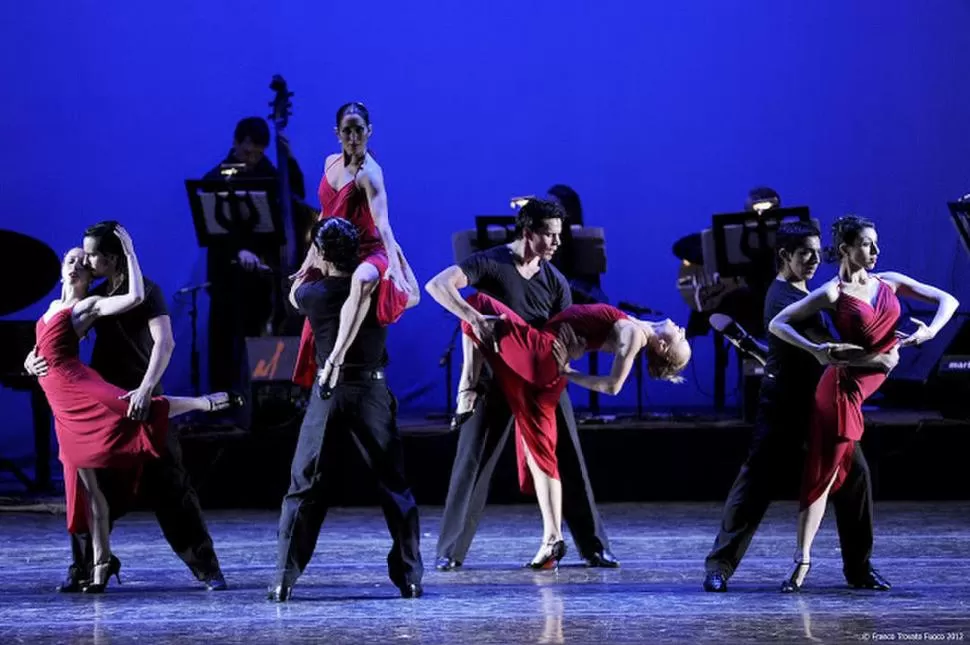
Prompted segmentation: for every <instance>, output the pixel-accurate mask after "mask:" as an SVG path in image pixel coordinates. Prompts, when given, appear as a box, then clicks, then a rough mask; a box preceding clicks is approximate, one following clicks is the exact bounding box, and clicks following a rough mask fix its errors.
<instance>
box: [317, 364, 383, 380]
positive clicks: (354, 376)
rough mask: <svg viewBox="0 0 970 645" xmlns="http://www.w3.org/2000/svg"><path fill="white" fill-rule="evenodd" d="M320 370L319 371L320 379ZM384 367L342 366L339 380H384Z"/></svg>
mask: <svg viewBox="0 0 970 645" xmlns="http://www.w3.org/2000/svg"><path fill="white" fill-rule="evenodd" d="M319 376H320V372H319V371H318V372H317V377H318V380H319ZM383 380H384V368H382V367H379V368H377V369H363V368H360V367H341V368H340V378H339V381H383Z"/></svg>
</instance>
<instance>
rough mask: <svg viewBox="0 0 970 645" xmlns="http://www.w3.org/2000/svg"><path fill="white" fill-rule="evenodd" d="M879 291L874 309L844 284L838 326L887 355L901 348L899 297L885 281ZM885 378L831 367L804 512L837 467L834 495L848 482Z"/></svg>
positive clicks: (824, 381)
mask: <svg viewBox="0 0 970 645" xmlns="http://www.w3.org/2000/svg"><path fill="white" fill-rule="evenodd" d="M873 277H875V276H873ZM875 279H877V280H878V278H875ZM876 289H877V290H876V301H875V305H870V304H869V303H868V302H865V301H863V300H860V299H859V298H856V297H854V296H850V295H848V294H846V293H845V292H843V291H842V290H841V285H839V297H838V300H836V303H835V312H834V313H833V315H832V322H833V323H834V325H835V329H836V330H837V331H838V332H839V336H840V337H841V339H842V341H843V342H846V343H852V344H854V345H859V346H860V347H863V348H865V349H866V350H867V351H869V352H876V353H883V352H888V351H889V350H891V349H892V348H893V346H895V344H896V321H897V320H899V311H900V309H899V299H898V298H896V294H895V292H894V291H893V290H892V288H891V287H890V286H889V285H887V284H886V283H884V282H883V281H882V280H879V286H878V287H877V288H876ZM885 380H886V374H884V373H883V372H880V371H875V370H872V369H863V368H858V367H838V366H835V365H829V366H828V367H826V368H825V372H823V374H822V378H821V380H820V381H819V383H818V387H817V388H816V390H815V410H814V412H813V414H812V425H811V430H810V434H809V439H808V456H807V458H806V461H805V471H804V473H803V477H802V490H801V497H800V502H801V508H802V509H803V510H804V509H805V508H807V507H808V506H809V505H810V504H811V503H812V502H814V501H815V500H817V499H818V498H819V497H821V495H822V493H823V492H824V491H825V487H826V486H827V485H828V483H829V482H830V481H831V480H832V477H833V476H834V475H835V471H836V468H837V469H838V476H837V477H836V479H835V482H834V483H833V484H832V490H831V491H830V492H831V493H834V492H835V491H837V490H838V489H839V487H840V486H842V484H843V482H845V478H846V475H847V474H848V472H849V468H850V467H851V463H852V452H853V450H855V442H856V441H858V440H859V439H861V438H862V432H863V430H864V429H865V420H864V419H863V416H862V404H863V403H864V402H865V400H866V399H868V398H869V397H870V396H872V395H873V393H875V392H876V390H878V389H879V387H880V386H881V385H882V384H883V382H884V381H885Z"/></svg>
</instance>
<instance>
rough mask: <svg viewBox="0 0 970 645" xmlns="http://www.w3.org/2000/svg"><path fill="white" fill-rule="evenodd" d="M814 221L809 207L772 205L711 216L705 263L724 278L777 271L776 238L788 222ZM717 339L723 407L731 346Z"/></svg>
mask: <svg viewBox="0 0 970 645" xmlns="http://www.w3.org/2000/svg"><path fill="white" fill-rule="evenodd" d="M794 221H799V222H808V223H810V222H811V221H812V218H811V214H810V213H809V210H808V207H807V206H794V207H790V208H772V209H769V210H766V211H762V212H761V213H760V214H759V213H758V212H756V211H744V212H741V213H722V214H717V215H713V216H712V217H711V233H712V237H713V242H714V248H713V255H714V257H713V262H710V257H709V255H710V250H711V249H710V248H709V246H708V245H707V244H704V265H705V266H707V265H708V264H709V263H710V264H711V265H712V266H711V272H712V273H714V272H716V273H717V274H719V275H720V276H722V277H746V276H750V275H752V274H757V273H758V272H771V273H773V272H774V269H775V266H774V258H775V252H774V247H775V237H776V236H777V234H778V227H779V226H781V224H782V223H784V222H794ZM713 338H714V408H715V409H716V410H719V411H720V410H723V409H724V404H725V399H726V396H725V395H726V392H725V388H726V378H725V371H726V370H727V361H728V345H726V344H725V343H724V341H723V339H722V338H721V336H720V334H717V333H715V334H713ZM738 367H739V376H738V377H739V378H741V377H742V374H743V360H739V364H738ZM742 407H743V406H742Z"/></svg>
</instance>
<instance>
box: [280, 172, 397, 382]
mask: <svg viewBox="0 0 970 645" xmlns="http://www.w3.org/2000/svg"><path fill="white" fill-rule="evenodd" d="M334 163H336V162H334ZM331 165H333V164H331ZM328 169H329V167H328ZM317 194H318V195H319V197H320V207H321V212H320V219H323V218H325V217H342V218H344V219H346V220H348V221H350V222H351V223H352V224H353V225H354V226H355V227H357V232H358V234H359V235H360V252H359V254H358V257H359V258H360V261H361V263H364V262H367V263H368V264H371V265H373V266H374V267H375V268H376V269H377V271H378V273H379V274H380V281H379V283H378V285H377V294H376V296H377V321H378V322H379V323H380V324H381V325H385V326H386V325H390V324H391V323H393V322H397V320H398V319H399V318H400V317H401V315H402V314H403V313H404V310H405V309H406V308H407V304H408V294H406V293H405V292H403V291H401V290H400V289H398V288H397V286H395V284H394V283H393V282H391V281H390V280H385V279H384V274H385V273H387V267H388V259H387V249H385V248H384V243H383V242H382V241H381V236H380V233H378V231H377V225H376V224H375V223H374V218H373V216H371V212H370V206H368V204H367V195H365V194H364V191H363V190H361V188H360V187H359V186H358V185H357V181H356V180H353V181H350V182H348V183H347V185H346V186H344V187H343V188H341V189H340V190H334V188H333V186H331V185H330V182H329V181H327V172H326V170H324V172H323V178H321V179H320V188H319V189H318V191H317ZM315 353H316V347H315V344H314V341H313V331H312V330H311V329H310V323H309V321H304V322H303V332H302V334H301V336H300V349H299V352H298V353H297V357H296V365H295V367H294V370H293V381H294V382H296V383H297V384H299V385H302V386H303V387H310V386H312V385H313V379H314V376H315V375H316V371H317V363H316V358H315Z"/></svg>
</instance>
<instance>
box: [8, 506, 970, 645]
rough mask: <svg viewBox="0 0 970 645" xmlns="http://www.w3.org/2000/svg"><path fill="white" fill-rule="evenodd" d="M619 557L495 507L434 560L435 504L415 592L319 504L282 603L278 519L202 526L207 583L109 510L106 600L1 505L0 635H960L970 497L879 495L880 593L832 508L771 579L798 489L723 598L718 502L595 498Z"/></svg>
mask: <svg viewBox="0 0 970 645" xmlns="http://www.w3.org/2000/svg"><path fill="white" fill-rule="evenodd" d="M601 510H602V512H603V515H604V520H605V523H606V528H607V531H608V533H609V536H610V539H611V540H612V547H613V552H614V553H615V554H616V556H617V557H618V558H619V559H620V560H621V561H622V567H621V568H620V569H616V570H605V569H589V568H586V567H585V566H584V565H583V564H582V562H581V561H580V560H579V559H578V557H577V556H576V553H575V548H574V546H573V545H572V544H571V543H570V544H569V548H570V551H569V553H568V554H567V556H566V558H565V560H564V561H563V564H562V566H561V567H560V569H559V571H558V572H554V571H543V572H532V571H529V570H524V569H522V568H521V565H522V563H523V562H525V561H527V560H528V559H530V558H531V557H532V555H533V554H534V552H535V550H536V548H537V547H538V536H539V533H540V531H539V528H540V524H539V516H538V511H537V509H535V508H534V507H532V506H529V505H519V506H491V507H489V509H488V511H487V513H486V516H485V518H484V519H483V521H482V524H481V526H480V530H479V533H478V537H477V538H476V540H475V542H474V543H473V545H472V550H471V552H470V553H469V556H468V558H467V560H466V562H465V566H464V567H463V568H462V569H460V570H458V571H454V572H439V571H435V570H434V543H435V539H436V537H437V530H438V520H439V517H440V514H441V508H440V507H425V508H423V509H422V530H423V543H422V552H423V554H424V558H425V566H426V568H427V572H426V575H425V580H424V586H425V596H424V597H423V598H420V599H417V600H404V599H401V598H400V597H399V595H398V592H397V589H396V588H395V587H394V586H393V585H391V583H390V582H389V581H388V580H387V577H386V570H385V561H384V558H385V556H386V550H387V548H388V546H389V544H390V540H389V538H388V537H387V535H386V529H385V526H384V522H383V518H382V517H381V515H380V512H379V510H378V509H376V508H340V509H334V510H332V511H331V513H330V515H329V516H328V518H327V522H326V523H325V525H324V527H323V532H322V533H321V536H320V540H319V542H318V544H317V550H316V554H315V556H314V560H313V561H312V562H311V564H310V567H309V569H308V571H307V573H306V575H305V576H304V577H303V578H302V579H301V580H300V582H299V584H298V585H297V587H296V588H295V591H294V598H293V600H292V601H291V602H289V603H287V604H285V605H277V604H273V603H270V602H268V601H267V600H266V599H265V593H266V587H267V585H268V584H269V582H270V581H271V579H272V574H273V564H274V558H275V548H276V547H275V535H276V519H277V518H276V515H275V513H273V512H271V511H217V512H211V513H209V514H208V521H209V525H210V530H211V533H212V535H213V538H214V539H215V543H216V549H217V552H218V554H219V557H220V559H221V561H222V564H223V569H224V571H225V574H226V578H227V580H228V582H229V585H230V589H229V590H228V591H224V592H206V591H205V590H204V589H203V588H202V587H201V585H199V584H198V583H196V582H195V581H194V580H193V579H192V577H191V576H190V574H189V573H188V571H187V570H186V569H185V567H184V566H183V565H182V563H181V562H180V561H179V560H178V559H177V558H176V557H175V556H174V555H173V554H172V552H171V551H170V549H169V548H168V546H167V544H166V543H165V542H164V540H163V538H162V536H161V533H160V532H159V529H158V527H157V524H156V523H155V521H154V518H153V517H152V516H151V515H148V514H143V513H140V514H135V515H132V516H129V517H127V518H125V519H123V520H121V521H120V522H119V523H118V525H117V527H116V530H115V533H114V535H113V548H114V550H115V553H116V554H117V555H118V557H120V558H121V560H122V562H123V567H122V581H123V584H122V585H120V586H118V585H117V584H116V583H114V582H112V584H111V585H110V586H109V588H108V591H107V593H106V594H105V595H104V596H85V595H65V594H58V593H56V592H54V591H53V589H54V587H55V585H56V583H57V582H58V581H59V580H60V579H61V577H62V576H63V574H64V572H65V570H66V565H67V564H68V556H69V549H68V541H67V538H66V535H65V531H64V517H63V516H62V515H50V514H44V513H27V512H4V513H0V543H2V544H3V547H2V550H0V643H20V642H23V643H38V642H49V643H125V642H132V641H141V642H149V643H157V642H205V643H236V642H253V643H276V642H278V643H301V642H307V643H597V644H606V643H658V642H684V643H695V642H707V643H709V642H725V643H755V642H764V643H772V642H773V643H790V642H824V643H839V642H870V641H880V642H882V641H889V640H892V641H895V642H899V641H903V640H910V641H920V642H927V641H930V642H959V641H961V640H962V641H970V503H967V502H926V503H921V502H905V503H900V502H882V503H877V504H876V545H875V555H874V559H873V562H874V564H875V566H876V567H877V568H878V569H879V571H880V572H881V573H882V574H883V575H885V576H886V577H887V578H888V579H889V580H890V581H891V582H892V583H893V585H894V588H893V590H892V591H889V592H884V593H880V592H870V591H857V590H852V589H849V588H847V587H846V586H845V583H844V580H843V578H842V573H841V560H840V558H839V553H838V543H837V539H836V536H835V528H834V524H835V522H834V517H833V516H832V515H831V513H830V515H829V516H828V517H826V521H825V523H824V524H823V526H822V530H821V533H820V535H819V539H818V541H817V543H816V548H815V552H814V558H813V560H814V566H813V569H812V571H811V574H810V576H809V578H808V581H807V583H806V587H805V589H804V590H803V591H802V592H801V593H799V594H793V595H785V594H781V593H779V591H778V588H779V585H780V583H781V581H782V579H783V578H784V576H785V575H786V574H787V572H788V569H789V567H790V562H791V556H792V550H793V547H794V541H795V539H794V531H795V513H796V507H795V504H794V503H793V502H780V503H777V504H775V505H773V506H772V507H771V509H770V510H769V514H768V516H767V517H766V518H765V522H764V523H763V524H762V527H761V530H760V532H759V533H758V534H757V535H756V537H755V539H754V542H753V543H752V545H751V549H750V550H749V552H748V556H747V558H746V559H745V561H744V562H743V563H742V565H741V568H740V569H739V570H738V572H737V573H736V575H735V576H734V577H733V578H732V579H731V581H730V585H729V586H730V591H729V592H728V593H726V594H711V593H705V592H704V591H703V590H702V589H701V582H702V579H703V559H704V555H705V554H706V552H707V550H708V549H709V548H710V546H711V543H712V540H713V538H714V534H715V531H716V530H717V527H718V523H719V514H720V506H719V505H718V504H713V503H696V504H691V503H669V504H664V503H656V504H609V505H603V506H602V507H601Z"/></svg>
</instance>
